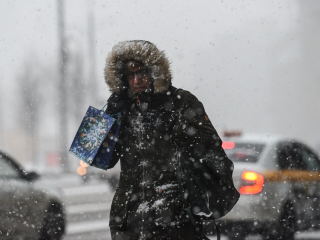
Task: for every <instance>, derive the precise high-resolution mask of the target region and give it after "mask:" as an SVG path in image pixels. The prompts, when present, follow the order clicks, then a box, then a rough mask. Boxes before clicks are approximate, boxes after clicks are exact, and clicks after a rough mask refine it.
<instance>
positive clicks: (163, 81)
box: [104, 40, 171, 94]
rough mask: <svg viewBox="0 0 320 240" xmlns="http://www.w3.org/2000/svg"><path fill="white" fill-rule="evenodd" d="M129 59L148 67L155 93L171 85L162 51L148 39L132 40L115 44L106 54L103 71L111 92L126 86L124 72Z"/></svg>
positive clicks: (165, 89)
mask: <svg viewBox="0 0 320 240" xmlns="http://www.w3.org/2000/svg"><path fill="white" fill-rule="evenodd" d="M130 61H137V62H141V63H143V64H144V66H145V67H146V68H148V69H149V71H150V72H151V82H152V86H153V90H154V93H155V94H157V93H165V92H166V91H167V90H168V88H169V86H170V85H171V71H170V63H169V60H168V59H167V58H166V56H165V54H164V52H163V51H160V50H159V49H158V48H157V47H156V46H155V45H154V44H152V43H150V42H148V41H143V40H133V41H124V42H120V43H118V44H116V45H115V46H114V47H113V48H112V51H111V52H110V53H109V55H108V58H107V61H106V67H105V70H104V73H105V81H106V83H107V85H108V86H109V88H110V91H111V92H112V93H113V92H116V91H118V90H123V89H127V88H128V83H127V79H126V76H125V74H124V72H125V70H126V66H127V63H128V62H130Z"/></svg>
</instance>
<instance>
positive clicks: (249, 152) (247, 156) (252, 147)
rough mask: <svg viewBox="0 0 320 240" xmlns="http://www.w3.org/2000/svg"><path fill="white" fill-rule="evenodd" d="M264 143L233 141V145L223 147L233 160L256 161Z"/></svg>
mask: <svg viewBox="0 0 320 240" xmlns="http://www.w3.org/2000/svg"><path fill="white" fill-rule="evenodd" d="M264 147H265V145H264V144H252V143H234V147H233V148H231V149H225V152H226V154H227V156H228V158H230V159H231V160H232V161H233V162H248V163H254V162H257V161H258V159H259V157H260V155H261V153H262V150H263V149H264Z"/></svg>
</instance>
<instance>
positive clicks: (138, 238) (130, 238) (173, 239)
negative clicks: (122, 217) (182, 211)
mask: <svg viewBox="0 0 320 240" xmlns="http://www.w3.org/2000/svg"><path fill="white" fill-rule="evenodd" d="M110 230H111V239H112V240H149V239H152V240H200V239H201V237H200V236H199V234H198V233H197V232H196V229H195V227H194V226H193V224H192V223H184V224H181V225H179V226H174V227H161V226H158V227H154V228H151V229H143V230H141V229H140V228H134V229H129V230H121V229H116V228H110Z"/></svg>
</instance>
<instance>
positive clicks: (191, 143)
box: [172, 90, 226, 157]
mask: <svg viewBox="0 0 320 240" xmlns="http://www.w3.org/2000/svg"><path fill="white" fill-rule="evenodd" d="M176 94H177V96H176V97H175V99H174V107H175V113H176V118H175V123H174V127H173V131H172V139H173V141H174V142H175V143H176V145H177V146H178V147H180V148H182V149H183V150H184V151H185V152H187V153H188V154H189V155H193V156H195V157H200V156H202V155H203V154H204V153H205V152H206V151H207V150H214V152H215V153H216V154H218V155H221V157H225V156H226V155H225V152H224V150H223V149H222V141H221V139H220V137H219V136H218V133H217V131H216V130H215V128H214V127H213V126H212V123H211V121H210V119H209V117H208V115H207V114H206V112H205V109H204V107H203V105H202V103H201V102H200V101H199V100H198V99H197V98H196V97H195V96H194V95H192V94H191V93H190V92H188V91H184V90H180V91H178V92H177V93H176Z"/></svg>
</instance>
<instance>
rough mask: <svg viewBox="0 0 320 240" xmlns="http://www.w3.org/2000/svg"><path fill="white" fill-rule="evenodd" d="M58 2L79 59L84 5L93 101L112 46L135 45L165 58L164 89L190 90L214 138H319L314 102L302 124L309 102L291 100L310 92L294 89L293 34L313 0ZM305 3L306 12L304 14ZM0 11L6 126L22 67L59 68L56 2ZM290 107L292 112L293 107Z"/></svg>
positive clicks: (20, 1) (297, 50)
mask: <svg viewBox="0 0 320 240" xmlns="http://www.w3.org/2000/svg"><path fill="white" fill-rule="evenodd" d="M65 2H66V4H65V19H66V36H67V39H69V40H70V41H71V42H72V43H73V45H75V46H76V48H77V49H81V51H83V52H84V53H87V52H88V48H87V44H88V36H87V34H88V29H87V27H88V25H87V8H88V6H89V4H92V5H91V6H92V11H93V14H94V24H95V25H94V26H95V35H94V39H95V41H96V43H95V50H96V73H97V77H98V79H97V80H98V84H97V88H98V90H97V91H98V92H99V96H100V97H101V98H102V101H105V100H106V99H107V98H108V96H109V92H108V90H107V88H106V85H105V84H104V79H103V67H104V62H105V58H106V56H107V54H108V53H109V51H110V50H111V48H112V46H113V45H114V44H116V43H117V42H119V41H123V40H130V39H144V40H148V41H151V42H153V43H155V44H156V45H157V46H158V48H159V49H161V50H165V51H166V54H167V57H168V58H169V59H170V61H171V62H172V70H173V76H174V78H173V85H174V86H176V87H179V88H184V89H187V90H189V91H191V92H192V93H194V94H195V95H196V96H197V97H198V98H199V99H200V100H201V101H202V102H203V103H204V106H205V108H206V111H207V113H208V114H209V117H210V118H211V121H212V122H213V124H214V125H215V127H216V128H217V129H218V131H219V132H220V133H221V131H222V130H223V129H242V130H244V131H246V132H263V133H264V132H266V133H280V134H289V135H293V136H297V137H301V138H303V139H306V140H307V141H308V140H309V142H310V143H312V142H314V141H316V140H317V139H320V137H317V136H319V130H317V131H318V132H317V133H316V132H315V130H314V129H313V128H314V127H316V125H317V124H316V123H317V122H318V121H319V115H320V113H319V112H320V105H319V103H318V102H319V101H318V102H317V101H315V100H313V101H310V102H315V103H314V106H313V109H312V111H314V112H316V114H313V115H312V114H311V115H310V117H309V115H308V114H309V113H310V111H309V108H308V107H310V104H309V103H310V102H308V101H307V100H306V102H305V101H304V100H298V99H297V97H298V98H301V99H305V96H306V97H308V96H307V95H308V94H310V89H311V90H312V89H314V86H318V87H319V84H318V83H316V81H314V82H313V83H312V84H313V85H309V82H307V84H305V85H303V84H301V83H300V82H301V81H302V80H301V79H300V78H299V77H297V76H300V75H299V74H301V72H302V70H301V69H299V70H298V68H297V66H299V62H300V61H301V57H302V55H303V49H302V48H301V41H302V40H301V34H303V32H304V31H305V28H307V26H305V25H304V23H305V22H303V21H305V20H304V19H302V16H303V13H302V9H307V11H310V9H311V11H312V9H313V7H312V6H313V5H314V6H315V7H316V8H315V9H316V10H317V11H318V10H319V4H317V3H316V2H315V1H299V0H281V1H262V0H261V1H251V0H244V1H231V0H230V1H221V0H219V1H217V0H203V1H200V0H199V1H186V0H179V1H162V0H161V1H160V0H157V1H152V0H148V1H147V0H145V1H102V0H101V1H87V0H66V1H65ZM303 2H304V3H303ZM308 2H309V3H308ZM304 4H305V5H308V4H309V5H311V7H309V8H308V6H307V7H304V8H303V6H302V5H304ZM0 6H1V7H0V21H1V25H0V33H1V37H0V49H1V54H0V79H1V94H2V98H1V102H2V105H1V106H2V110H4V112H5V113H6V117H5V118H6V124H8V126H9V125H10V124H9V122H11V120H10V119H11V118H12V116H15V115H14V113H12V110H9V109H12V108H15V107H17V101H18V92H17V86H16V80H15V79H16V77H17V74H18V73H19V71H20V70H21V66H22V62H23V60H24V59H26V58H33V57H36V58H38V59H41V62H43V63H46V64H53V65H54V64H56V63H57V61H58V51H57V50H58V29H57V1H56V0H46V1H43V0H28V1H25V0H16V1H13V0H10V1H9V0H7V1H6V0H3V1H1V4H0ZM308 9H309V10H308ZM305 15H308V14H305ZM305 15H304V16H305ZM310 17H311V20H310V22H312V21H313V20H312V17H313V16H312V15H310ZM302 20H303V21H302ZM318 20H319V19H318ZM318 25H319V24H318ZM318 25H316V26H318ZM310 27H312V24H311V25H310ZM315 31H318V30H315ZM315 74H319V72H317V73H315ZM313 75H314V74H313ZM43 81H46V77H45V76H44V78H43ZM44 88H45V87H44ZM44 91H45V89H44ZM292 92H298V93H299V95H298V96H295V95H294V94H293V93H292ZM312 94H315V93H312ZM88 99H89V100H88V104H90V96H88ZM318 100H319V98H318ZM299 104H300V105H301V106H300V107H301V113H300V112H299V111H300V110H297V109H296V106H297V105H299ZM97 107H99V106H97ZM305 107H306V108H305ZM86 108H87V106H84V109H86ZM306 114H307V115H306ZM302 115H303V116H302ZM309 118H312V120H311V123H308V119H309ZM308 125H309V126H308ZM318 128H319V127H318ZM310 139H311V140H310Z"/></svg>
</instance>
